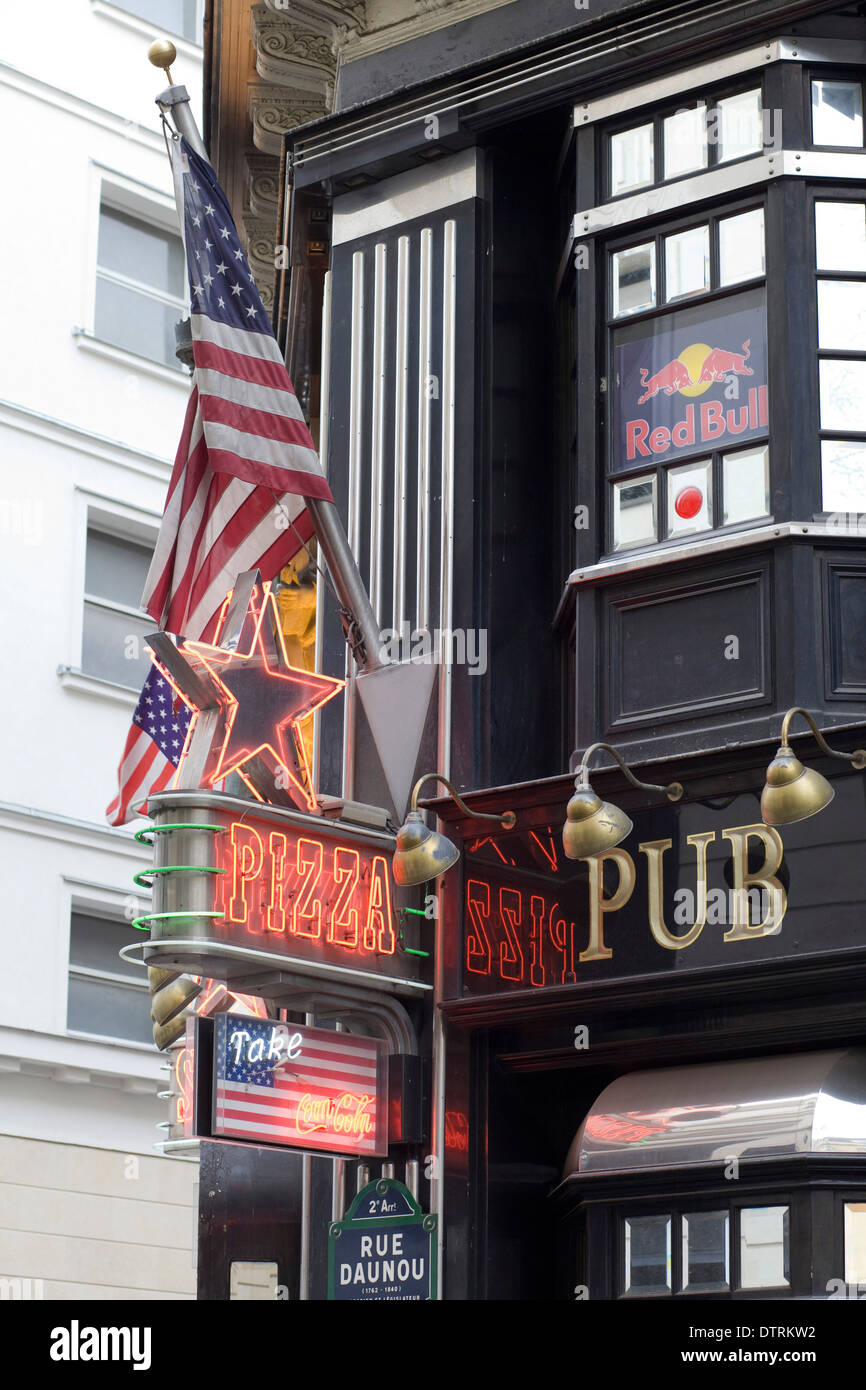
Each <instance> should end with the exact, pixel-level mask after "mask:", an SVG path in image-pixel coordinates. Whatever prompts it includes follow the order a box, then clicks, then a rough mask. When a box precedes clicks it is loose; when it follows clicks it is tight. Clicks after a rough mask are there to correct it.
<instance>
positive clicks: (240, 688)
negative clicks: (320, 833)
mask: <svg viewBox="0 0 866 1390" xmlns="http://www.w3.org/2000/svg"><path fill="white" fill-rule="evenodd" d="M230 598H231V594H229V595H227V597H226V601H225V603H224V604H223V607H222V610H221V612H220V616H219V619H218V623H217V627H216V631H215V635H214V642H213V644H212V643H209V642H189V641H184V642H183V643H182V644H181V649H182V651H183V653H184V655H185V656H186V657H187V659H188V660H189V661H190V663H191V664H192V665H193V666H194V668H195V669H197V670H198V671H199V672H201V674H202V676H203V677H204V678H205V679H206V681H207V683H208V684H209V685H210V686H211V687H212V689H213V690H214V691H215V693H216V696H217V698H218V700H219V703H220V706H221V709H222V711H223V735H222V742H221V743H220V744H219V746H218V747H216V748H215V749H214V750H213V752H212V754H211V757H210V758H209V760H208V765H207V768H206V770H205V774H204V776H203V778H202V785H207V786H210V787H214V786H216V784H217V783H218V782H222V781H223V780H224V779H225V778H226V777H227V776H228V775H229V773H231V772H237V773H238V774H239V775H240V776H241V777H242V778H243V780H244V782H245V783H246V784H247V786H248V787H249V789H250V791H251V792H252V794H253V796H255V798H256V800H257V801H263V799H264V798H263V797H262V795H261V794H260V792H259V791H258V790H257V788H256V787H255V786H254V785H253V782H252V781H251V778H250V774H249V771H248V769H247V768H246V766H245V765H246V764H248V763H250V762H251V761H252V760H253V759H258V760H260V761H261V762H262V763H264V765H265V766H266V767H267V768H268V770H269V772H272V773H273V775H274V778H275V782H276V783H277V784H278V785H279V786H281V787H283V788H285V789H287V790H288V791H290V793H291V795H292V797H293V799H294V800H295V801H296V802H297V803H298V804H299V805H300V806H302V807H306V808H307V809H308V810H310V811H315V810H316V800H315V797H314V795H313V792H312V777H311V773H310V767H309V761H308V758H307V751H306V746H305V743H304V739H303V736H302V733H301V724H302V723H303V721H304V720H305V719H308V718H309V717H310V715H311V714H313V713H315V711H316V710H318V709H321V707H322V705H324V704H326V703H327V701H328V700H331V699H333V697H334V696H335V695H337V694H338V693H339V692H340V691H341V690H342V689H343V686H344V685H345V683H346V682H345V681H344V680H340V679H338V678H337V677H335V676H323V675H321V674H319V673H317V672H312V671H301V670H299V669H298V668H297V667H293V666H291V665H290V663H289V659H288V655H287V653H286V644H285V638H284V636H283V632H282V627H281V625H280V620H279V611H278V609H277V604H276V599H275V598H274V595H273V593H272V591H271V585H270V584H269V583H267V584H263V585H262V586H261V592H259V588H258V586H257V587H256V588H255V589H254V590H253V594H252V597H251V599H250V607H249V611H248V613H247V618H246V620H245V622H244V625H243V629H242V633H241V642H239V643H238V646H237V647H236V648H235V649H234V650H231V651H230V650H227V649H226V648H223V647H220V646H218V645H216V643H218V641H219V638H220V634H221V632H222V629H223V624H224V621H225V615H226V611H227V608H228V601H229V599H230ZM266 619H267V621H266ZM241 644H243V646H244V648H245V649H244V650H240V647H241ZM155 664H156V665H157V666H158V667H159V670H160V671H161V673H162V674H163V675H164V677H165V679H166V680H167V681H168V682H169V684H170V685H171V687H172V689H173V690H174V691H175V692H176V694H177V695H179V696H180V698H181V699H182V700H183V701H184V703H185V704H187V705H189V701H188V700H186V698H185V697H184V695H183V693H182V692H181V690H180V689H179V688H178V686H177V684H176V683H175V681H173V680H172V678H171V676H170V675H169V673H168V671H166V670H165V668H164V667H163V666H161V665H160V664H159V662H158V661H157V662H155ZM190 708H191V717H190V723H189V729H188V731H187V736H186V740H185V742H184V746H183V750H182V752H181V757H180V761H179V763H178V770H177V774H176V775H175V778H174V782H173V785H175V786H176V785H177V783H178V778H179V776H180V772H181V768H182V767H183V764H184V761H185V759H186V756H187V753H188V751H189V747H190V741H191V739H192V736H193V733H194V731H195V727H196V723H197V720H198V717H199V713H200V712H199V711H198V710H197V709H194V708H192V707H191V706H190Z"/></svg>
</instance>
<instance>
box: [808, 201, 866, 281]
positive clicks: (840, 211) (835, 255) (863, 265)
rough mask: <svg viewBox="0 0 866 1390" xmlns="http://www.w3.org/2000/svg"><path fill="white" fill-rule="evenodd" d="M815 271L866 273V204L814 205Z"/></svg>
mask: <svg viewBox="0 0 866 1390" xmlns="http://www.w3.org/2000/svg"><path fill="white" fill-rule="evenodd" d="M815 247H816V251H817V260H818V269H819V270H866V204H864V203H816V204H815Z"/></svg>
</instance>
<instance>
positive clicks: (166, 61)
mask: <svg viewBox="0 0 866 1390" xmlns="http://www.w3.org/2000/svg"><path fill="white" fill-rule="evenodd" d="M147 56H148V58H149V59H150V61H151V62H152V63H153V66H154V67H155V68H163V69H164V70H165V75H166V77H167V78H168V85H169V86H170V87H172V86H174V81H173V79H172V75H171V65H172V63H173V62H174V60H175V59H176V57H177V49H176V48H175V46H174V44H173V43H172V41H171V39H156V40H155V42H154V43H152V44H151V45H150V48H149V49H148V50H147Z"/></svg>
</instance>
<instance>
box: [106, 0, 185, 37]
mask: <svg viewBox="0 0 866 1390" xmlns="http://www.w3.org/2000/svg"><path fill="white" fill-rule="evenodd" d="M111 3H112V4H113V5H116V6H117V7H118V9H120V10H126V13H127V14H134V15H136V16H137V17H138V18H139V19H146V20H147V21H148V22H149V23H150V24H153V25H155V26H156V28H158V29H167V30H168V32H169V33H170V34H180V35H181V37H182V38H184V39H190V40H191V41H192V42H193V43H201V34H200V33H199V28H198V5H197V3H196V0H111Z"/></svg>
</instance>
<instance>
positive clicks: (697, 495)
mask: <svg viewBox="0 0 866 1390" xmlns="http://www.w3.org/2000/svg"><path fill="white" fill-rule="evenodd" d="M703 505H704V496H703V493H702V492H701V490H700V488H699V487H684V488H682V490H681V491H680V492H678V493H677V496H676V501H675V502H674V511H675V512H676V514H677V516H681V517H683V518H684V520H686V521H691V519H692V517H693V516H697V514H698V512H699V511H700V510H701V507H702V506H703Z"/></svg>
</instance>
